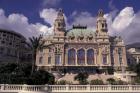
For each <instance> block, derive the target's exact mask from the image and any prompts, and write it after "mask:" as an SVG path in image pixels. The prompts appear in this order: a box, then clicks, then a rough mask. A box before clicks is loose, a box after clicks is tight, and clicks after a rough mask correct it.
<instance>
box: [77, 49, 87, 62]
mask: <svg viewBox="0 0 140 93" xmlns="http://www.w3.org/2000/svg"><path fill="white" fill-rule="evenodd" d="M77 63H78V65H84V64H85V50H84V49H80V50H78V51H77Z"/></svg>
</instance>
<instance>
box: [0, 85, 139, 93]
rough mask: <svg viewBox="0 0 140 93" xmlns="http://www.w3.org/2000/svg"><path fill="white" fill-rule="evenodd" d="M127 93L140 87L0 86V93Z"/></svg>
mask: <svg viewBox="0 0 140 93" xmlns="http://www.w3.org/2000/svg"><path fill="white" fill-rule="evenodd" d="M1 92H2V93H3V92H5V93H7V92H8V93H10V92H11V93H13V92H17V93H23V92H24V93H55V92H59V93H62V92H63V93H66V92H71V93H72V92H74V93H75V92H77V93H80V92H83V93H87V92H92V93H94V92H95V93H97V92H100V93H103V92H110V93H111V92H112V93H113V92H114V93H115V92H118V93H119V92H126V93H132V92H133V93H134V92H135V93H140V85H8V84H0V93H1Z"/></svg>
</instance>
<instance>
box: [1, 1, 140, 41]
mask: <svg viewBox="0 0 140 93" xmlns="http://www.w3.org/2000/svg"><path fill="white" fill-rule="evenodd" d="M58 8H62V9H63V10H64V13H65V18H66V23H67V27H68V28H70V27H71V25H72V24H78V23H79V24H82V25H87V26H88V27H89V28H91V29H93V30H95V25H96V15H97V12H98V10H99V9H103V10H104V13H105V18H106V19H107V22H108V29H109V33H110V35H121V36H122V37H123V39H124V41H125V42H126V43H133V42H139V41H140V38H139V36H140V31H139V29H140V28H139V25H140V23H139V21H140V17H139V15H140V12H139V11H140V0H0V28H3V29H9V30H14V31H16V32H19V33H21V34H22V35H24V36H26V37H30V36H32V35H38V34H40V33H42V32H43V33H46V34H47V35H48V34H51V33H52V28H53V21H54V19H55V17H56V14H57V10H58ZM122 24H123V25H124V26H123V25H122ZM134 27H135V29H134ZM132 30H134V31H132ZM129 38H131V40H130V39H129Z"/></svg>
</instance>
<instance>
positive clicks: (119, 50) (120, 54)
mask: <svg viewBox="0 0 140 93" xmlns="http://www.w3.org/2000/svg"><path fill="white" fill-rule="evenodd" d="M118 55H119V63H120V65H121V64H122V48H118Z"/></svg>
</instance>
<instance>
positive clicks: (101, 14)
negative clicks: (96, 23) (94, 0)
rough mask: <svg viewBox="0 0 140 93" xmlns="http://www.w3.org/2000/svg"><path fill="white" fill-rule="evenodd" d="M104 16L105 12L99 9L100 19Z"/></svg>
mask: <svg viewBox="0 0 140 93" xmlns="http://www.w3.org/2000/svg"><path fill="white" fill-rule="evenodd" d="M103 16H104V12H103V10H102V9H99V11H98V17H103Z"/></svg>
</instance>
